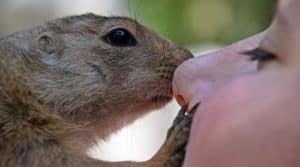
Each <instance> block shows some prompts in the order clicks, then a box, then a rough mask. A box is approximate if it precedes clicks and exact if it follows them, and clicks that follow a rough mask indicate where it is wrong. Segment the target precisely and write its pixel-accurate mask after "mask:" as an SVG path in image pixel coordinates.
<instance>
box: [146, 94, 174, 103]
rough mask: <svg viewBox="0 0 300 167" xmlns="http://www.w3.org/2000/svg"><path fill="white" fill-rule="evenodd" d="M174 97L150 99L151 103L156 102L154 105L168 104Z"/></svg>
mask: <svg viewBox="0 0 300 167" xmlns="http://www.w3.org/2000/svg"><path fill="white" fill-rule="evenodd" d="M172 98H173V97H172V96H168V95H157V96H154V97H152V98H151V99H150V101H151V102H154V103H162V102H164V103H166V102H169V101H170V100H172Z"/></svg>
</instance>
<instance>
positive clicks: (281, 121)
mask: <svg viewBox="0 0 300 167" xmlns="http://www.w3.org/2000/svg"><path fill="white" fill-rule="evenodd" d="M298 9H300V1H299V0H283V1H280V3H279V7H278V11H277V15H276V17H275V19H274V22H273V24H272V25H271V26H270V28H269V29H268V30H267V31H266V32H264V33H261V34H258V35H256V36H253V37H251V38H248V39H245V40H243V41H241V42H238V43H237V44H233V45H231V46H229V47H227V48H224V49H221V50H220V51H217V52H215V53H211V54H208V55H206V56H204V57H198V58H194V59H191V60H189V61H186V62H185V63H184V64H183V65H181V66H180V67H179V68H178V69H177V71H176V72H175V76H174V81H173V89H174V95H175V96H177V99H178V100H179V103H181V104H184V103H187V102H189V104H190V106H192V105H193V104H195V103H197V102H198V101H201V104H200V106H199V107H198V111H197V112H196V115H195V117H194V121H193V125H192V130H191V137H190V141H189V144H188V148H187V153H186V159H185V163H184V167H201V166H203V167H245V166H247V167H248V166H249V167H271V166H272V167H299V166H300V158H299V155H300V130H299V127H300V112H299V108H300V102H299V99H300V91H299V90H300V84H299V83H300V75H299V74H300V55H299V54H300V47H298V46H299V44H300V31H299V27H300V19H299V18H298V17H296V16H298V15H299V14H300V12H298V11H299V10H298ZM257 46H258V47H259V48H261V49H263V50H265V51H267V52H271V53H274V54H275V55H276V58H275V59H273V60H269V61H265V62H260V63H259V64H258V66H257V64H256V63H255V62H251V61H249V60H247V57H246V56H244V55H242V54H240V53H241V52H244V51H245V50H249V49H253V48H255V47H257Z"/></svg>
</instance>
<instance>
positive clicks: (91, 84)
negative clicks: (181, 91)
mask: <svg viewBox="0 0 300 167" xmlns="http://www.w3.org/2000/svg"><path fill="white" fill-rule="evenodd" d="M114 27H123V28H125V29H127V30H128V31H130V32H131V33H132V34H133V36H134V37H135V38H136V40H137V42H138V43H137V46H134V47H115V46H111V45H109V44H107V43H105V42H104V41H103V39H102V37H103V36H104V35H106V34H107V33H109V32H110V31H111V30H112V29H113V28H114ZM0 51H1V52H0V76H1V77H0V166H1V167H2V166H3V167H18V166H20V167H21V166H22V167H23V166H24V167H27V166H28V167H29V166H30V167H37V166H44V167H48V166H49V167H50V166H52V167H58V166H64V167H68V166H70V167H71V166H72V167H77V166H78V167H79V166H82V167H89V166H101V167H105V166H126V167H127V166H153V167H155V166H162V162H163V161H164V160H165V159H166V156H168V155H169V153H168V151H169V150H170V149H169V148H168V149H162V150H161V151H160V153H159V154H158V155H157V156H155V157H154V158H153V159H152V160H150V161H148V162H143V163H131V162H122V163H109V162H102V161H96V160H92V159H90V158H88V157H87V156H86V151H87V149H88V148H89V147H90V146H91V145H92V144H93V143H94V141H95V139H96V138H97V137H98V138H105V137H107V136H108V135H110V134H111V133H112V132H114V131H115V130H117V129H119V128H121V127H123V126H124V125H126V124H128V123H130V122H132V121H134V120H136V119H137V118H139V117H141V116H142V115H144V114H146V113H147V112H149V111H150V110H151V109H155V108H159V107H162V106H163V105H165V104H166V103H167V102H169V101H170V100H171V98H172V93H171V80H172V75H173V72H174V70H175V68H176V67H177V66H178V65H179V64H181V63H182V62H183V61H184V60H186V59H187V58H190V57H191V54H190V52H188V51H186V50H184V49H182V48H179V47H177V46H175V45H173V44H171V43H169V42H168V41H166V40H163V39H162V38H160V37H159V36H157V35H156V34H155V33H154V32H152V31H150V30H148V29H147V28H145V27H144V26H142V25H140V24H139V23H137V22H135V21H133V20H130V19H128V18H122V17H101V16H96V15H93V14H87V15H81V16H73V17H66V18H62V19H57V20H54V21H51V22H48V23H45V24H44V25H41V26H38V27H35V28H33V29H31V30H28V31H24V32H20V33H15V34H12V35H10V36H7V37H4V38H2V39H1V41H0ZM167 145H168V144H167ZM166 150H167V151H166Z"/></svg>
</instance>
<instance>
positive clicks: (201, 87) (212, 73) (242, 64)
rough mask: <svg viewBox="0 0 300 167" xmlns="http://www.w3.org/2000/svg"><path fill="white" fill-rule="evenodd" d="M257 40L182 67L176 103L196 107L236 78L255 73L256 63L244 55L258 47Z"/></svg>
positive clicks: (175, 85)
mask: <svg viewBox="0 0 300 167" xmlns="http://www.w3.org/2000/svg"><path fill="white" fill-rule="evenodd" d="M258 38H259V36H256V37H254V38H250V39H246V40H245V41H242V42H239V43H237V44H234V45H231V46H229V47H227V48H224V49H221V50H219V51H216V52H213V53H210V54H207V55H204V56H199V57H196V58H193V59H189V60H187V61H185V62H184V63H183V64H181V65H180V66H179V67H178V68H177V69H176V71H175V73H174V77H173V83H172V84H173V85H172V88H173V94H174V96H175V98H176V100H177V102H178V103H179V104H180V105H185V104H187V103H188V104H189V105H190V106H193V105H195V104H196V103H199V102H202V101H203V100H204V99H205V98H206V97H207V96H209V95H210V94H211V93H213V92H214V91H215V90H216V89H217V88H219V87H220V86H222V85H224V84H226V83H227V82H229V81H230V80H232V79H233V78H236V77H238V76H241V75H244V74H246V73H251V72H254V71H256V66H257V63H256V62H253V61H250V60H249V58H248V57H246V56H244V55H243V54H241V53H242V52H244V51H246V50H250V49H253V48H255V47H257V44H258V42H257V41H258Z"/></svg>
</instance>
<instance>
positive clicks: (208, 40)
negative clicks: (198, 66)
mask: <svg viewBox="0 0 300 167" xmlns="http://www.w3.org/2000/svg"><path fill="white" fill-rule="evenodd" d="M275 4H276V0H251V1H250V0H156V1H155V0H64V1H61V0H44V1H40V0H1V1H0V14H1V15H0V25H1V26H0V36H3V35H6V34H9V33H12V32H14V31H20V30H23V29H26V28H29V27H32V26H34V25H36V24H41V23H42V22H44V21H46V20H50V19H53V18H57V17H62V16H66V15H73V14H81V13H86V12H93V13H97V14H101V15H123V16H129V17H131V18H134V19H137V20H139V21H141V22H143V23H145V24H146V25H148V26H149V27H151V28H152V29H154V30H156V31H158V32H159V33H160V34H162V35H163V36H165V37H167V38H169V39H171V40H172V41H174V42H175V43H177V44H180V45H183V46H186V47H190V46H194V45H197V46H198V45H202V44H218V45H226V44H229V43H232V42H234V41H237V40H239V39H241V38H243V37H246V36H249V35H251V34H254V33H256V32H259V31H262V30H263V29H265V28H266V27H267V26H268V25H269V24H270V22H271V18H272V15H273V11H274V7H275Z"/></svg>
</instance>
